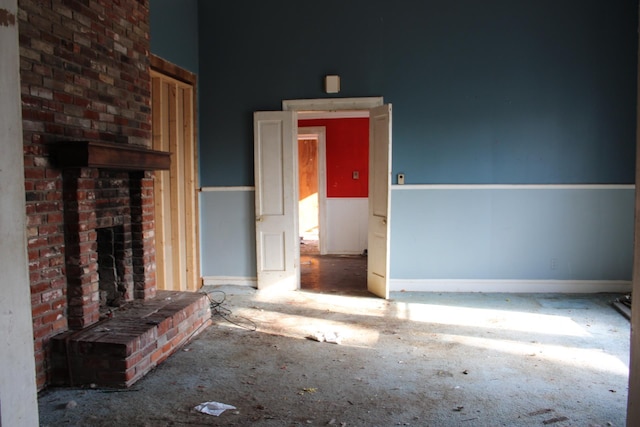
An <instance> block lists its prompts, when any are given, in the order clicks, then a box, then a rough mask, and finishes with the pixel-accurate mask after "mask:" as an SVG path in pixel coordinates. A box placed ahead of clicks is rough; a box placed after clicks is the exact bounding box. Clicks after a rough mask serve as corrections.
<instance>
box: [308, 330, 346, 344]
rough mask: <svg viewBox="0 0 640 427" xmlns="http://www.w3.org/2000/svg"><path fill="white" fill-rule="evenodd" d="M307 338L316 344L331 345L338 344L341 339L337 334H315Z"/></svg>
mask: <svg viewBox="0 0 640 427" xmlns="http://www.w3.org/2000/svg"><path fill="white" fill-rule="evenodd" d="M307 338H309V339H311V340H314V341H318V342H329V343H332V344H340V343H341V342H342V337H341V336H340V333H339V332H316V333H314V334H311V335H309V336H308V337H307Z"/></svg>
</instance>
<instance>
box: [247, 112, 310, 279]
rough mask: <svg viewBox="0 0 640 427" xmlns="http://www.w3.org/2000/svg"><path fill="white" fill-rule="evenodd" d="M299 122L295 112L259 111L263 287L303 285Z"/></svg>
mask: <svg viewBox="0 0 640 427" xmlns="http://www.w3.org/2000/svg"><path fill="white" fill-rule="evenodd" d="M297 133H298V131H297V123H296V120H295V113H294V112H290V111H284V112H283V111H273V112H256V113H254V156H255V158H254V159H255V160H254V161H255V192H256V203H255V205H256V255H257V256H256V259H257V266H256V267H257V279H258V289H261V290H263V289H277V290H294V289H298V287H299V278H300V274H299V264H300V263H299V259H300V252H299V249H300V247H299V239H298V197H297V188H298V175H297V170H296V168H295V164H296V159H297V156H298V139H297Z"/></svg>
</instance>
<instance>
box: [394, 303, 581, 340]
mask: <svg viewBox="0 0 640 427" xmlns="http://www.w3.org/2000/svg"><path fill="white" fill-rule="evenodd" d="M395 306H396V307H397V313H396V315H397V317H398V318H399V319H406V320H412V321H415V322H425V323H434V324H440V325H454V326H470V327H475V328H485V329H495V330H509V331H522V332H528V333H539V334H547V335H567V336H573V337H589V336H591V335H590V334H589V332H587V331H586V330H585V329H584V328H583V327H582V326H580V325H578V324H577V323H576V322H574V321H573V320H572V319H570V318H569V317H566V316H557V315H548V314H539V313H525V312H519V311H506V310H493V309H487V308H472V307H452V306H449V305H447V306H443V305H435V304H419V303H396V304H395Z"/></svg>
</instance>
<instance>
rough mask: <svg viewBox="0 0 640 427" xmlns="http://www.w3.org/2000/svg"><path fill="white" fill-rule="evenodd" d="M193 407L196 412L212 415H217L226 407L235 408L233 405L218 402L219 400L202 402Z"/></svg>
mask: <svg viewBox="0 0 640 427" xmlns="http://www.w3.org/2000/svg"><path fill="white" fill-rule="evenodd" d="M193 409H195V410H196V411H198V412H202V413H203V414H208V415H214V416H216V417H218V416H220V414H222V413H223V412H224V411H226V410H227V409H237V408H236V407H235V406H232V405H227V404H225V403H220V402H204V403H201V404H199V405H197V406H196V407H195V408H193Z"/></svg>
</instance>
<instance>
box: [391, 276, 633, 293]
mask: <svg viewBox="0 0 640 427" xmlns="http://www.w3.org/2000/svg"><path fill="white" fill-rule="evenodd" d="M389 290H390V291H392V292H399V291H405V292H486V293H491V292H500V293H546V292H549V293H582V294H589V293H598V292H613V293H618V292H619V293H626V292H631V281H625V280H421V279H416V280H413V279H390V280H389Z"/></svg>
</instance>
